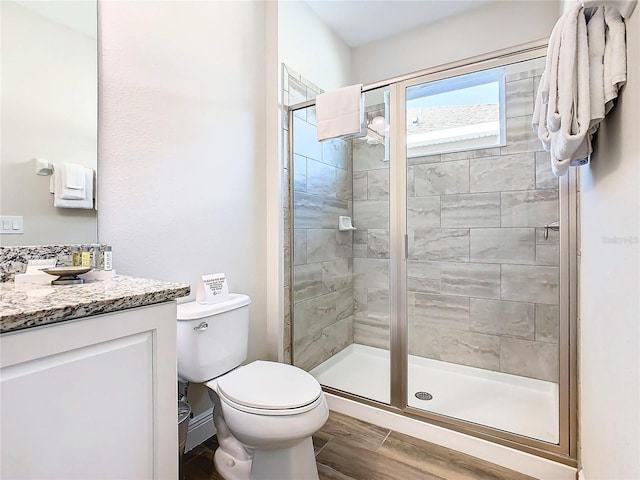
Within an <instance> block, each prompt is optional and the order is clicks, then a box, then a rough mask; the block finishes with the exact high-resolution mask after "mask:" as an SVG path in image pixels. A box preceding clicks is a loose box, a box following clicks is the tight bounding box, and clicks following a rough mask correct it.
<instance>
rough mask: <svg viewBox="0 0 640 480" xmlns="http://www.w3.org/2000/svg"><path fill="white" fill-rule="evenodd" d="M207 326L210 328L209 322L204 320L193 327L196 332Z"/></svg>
mask: <svg viewBox="0 0 640 480" xmlns="http://www.w3.org/2000/svg"><path fill="white" fill-rule="evenodd" d="M207 328H209V324H208V323H207V322H202V323H201V324H200V325H198V326H197V327H193V329H194V330H195V331H196V332H201V331H203V330H206V329H207Z"/></svg>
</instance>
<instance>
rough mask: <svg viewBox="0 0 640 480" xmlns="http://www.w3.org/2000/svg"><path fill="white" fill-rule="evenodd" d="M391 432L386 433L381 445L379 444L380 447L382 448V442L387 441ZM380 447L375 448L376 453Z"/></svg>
mask: <svg viewBox="0 0 640 480" xmlns="http://www.w3.org/2000/svg"><path fill="white" fill-rule="evenodd" d="M391 432H393V430H389V431H388V432H387V435H386V436H385V437H384V440H382V443H381V444H380V447H382V446H383V445H384V442H386V441H387V438H389V435H391ZM380 447H378V448H376V452H377V451H378V449H380Z"/></svg>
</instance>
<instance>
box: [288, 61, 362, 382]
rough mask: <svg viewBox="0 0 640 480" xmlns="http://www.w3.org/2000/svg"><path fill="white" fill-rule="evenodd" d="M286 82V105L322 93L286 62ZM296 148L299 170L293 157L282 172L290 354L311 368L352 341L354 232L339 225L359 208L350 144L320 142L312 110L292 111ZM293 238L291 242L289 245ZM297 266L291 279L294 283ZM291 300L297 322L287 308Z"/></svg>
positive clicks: (294, 150)
mask: <svg viewBox="0 0 640 480" xmlns="http://www.w3.org/2000/svg"><path fill="white" fill-rule="evenodd" d="M283 86H284V93H283V95H284V98H283V104H285V105H293V104H296V103H300V102H303V101H306V100H311V99H313V98H315V97H316V95H318V94H319V93H321V92H322V90H321V89H319V88H318V87H316V86H315V85H313V84H312V83H310V82H308V81H307V80H305V79H304V78H302V77H301V76H300V75H298V74H297V73H295V72H293V71H292V70H291V69H289V68H288V67H287V68H285V71H284V82H283ZM292 149H293V162H292V163H293V172H290V171H289V165H288V162H287V161H285V162H284V165H285V169H284V172H283V174H284V180H285V182H284V183H283V185H286V186H288V185H290V182H289V175H292V180H293V181H292V182H291V184H292V187H293V191H292V192H289V190H288V189H285V192H284V194H285V195H291V201H292V205H293V212H294V213H293V216H292V218H291V216H290V215H289V202H288V200H289V197H288V196H287V197H286V200H287V201H285V202H283V204H284V206H285V207H284V208H285V211H284V218H285V222H284V228H285V239H286V240H285V270H284V271H285V284H286V286H285V291H284V292H283V293H284V295H285V301H284V304H285V307H287V309H286V310H285V321H284V324H285V332H284V333H285V341H284V344H285V351H284V357H285V361H291V360H293V364H294V365H296V366H298V367H300V368H303V369H305V370H310V369H312V368H313V367H315V366H317V365H318V364H320V363H322V362H323V361H325V360H326V359H328V358H329V357H331V356H333V355H335V354H336V353H338V352H339V351H340V350H342V349H343V348H345V347H346V346H347V345H349V344H351V343H353V311H354V295H353V235H352V233H351V232H340V231H339V230H338V216H339V215H351V212H352V210H353V205H352V197H353V190H352V178H353V174H352V171H351V170H352V160H351V157H352V154H351V142H350V141H346V140H332V141H327V142H318V141H317V139H316V117H315V108H313V107H311V108H305V109H302V110H298V111H295V112H294V113H293V144H292ZM285 151H286V150H285ZM283 200H284V199H283ZM290 235H292V236H293V245H289V243H290V242H289V241H288V239H289V238H290ZM291 247H293V248H292V249H291ZM291 250H293V253H291ZM291 257H293V258H291ZM291 263H292V269H293V271H292V274H293V283H292V284H291V285H289V283H290V282H288V278H287V277H288V272H289V270H288V269H289V265H290V264H291ZM291 298H292V299H293V316H294V321H293V322H292V321H291V318H290V314H289V308H288V307H289V306H290V303H289V302H290V299H291ZM292 334H293V336H292ZM291 338H292V343H293V345H291V342H290V341H289V340H290V339H291ZM291 347H293V348H291ZM292 355H293V358H292V357H291V356H292Z"/></svg>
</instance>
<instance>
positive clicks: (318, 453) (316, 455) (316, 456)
mask: <svg viewBox="0 0 640 480" xmlns="http://www.w3.org/2000/svg"><path fill="white" fill-rule="evenodd" d="M334 438H335V437H334V436H332V437H331V438H330V439H329V440H327V443H325V444H324V445H322V447H320V450H318V452H317V453H316V454H315V458H316V462H317V461H318V460H317V459H318V455H320V452H322V450H324V447H326V446H327V445H329V442H330V441H331V440H333V439H334Z"/></svg>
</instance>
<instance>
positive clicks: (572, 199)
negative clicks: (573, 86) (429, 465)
mask: <svg viewBox="0 0 640 480" xmlns="http://www.w3.org/2000/svg"><path fill="white" fill-rule="evenodd" d="M544 47H545V46H544V45H543V44H542V43H541V42H538V43H537V44H532V45H528V46H526V47H522V48H518V49H512V50H510V51H503V52H500V53H499V54H496V55H487V56H484V57H481V58H475V59H469V60H466V61H462V62H458V63H456V64H452V65H446V66H443V67H439V68H434V69H431V70H429V71H425V72H420V73H419V74H412V75H407V76H404V77H400V78H397V79H394V80H391V81H388V82H382V83H380V84H376V85H371V86H369V87H365V93H364V95H365V113H366V116H367V121H368V124H369V125H371V124H374V125H375V131H374V132H373V134H368V135H367V136H366V137H363V138H356V139H334V140H331V141H326V142H322V143H319V142H317V141H316V139H315V123H314V122H315V115H314V101H313V100H310V101H305V102H301V103H298V104H297V105H293V106H291V107H290V109H289V126H288V135H289V145H290V152H289V158H290V164H289V173H290V187H291V195H290V199H291V200H290V201H291V204H290V209H291V210H290V211H291V223H292V224H291V225H290V230H289V231H288V232H287V233H288V234H290V245H291V248H292V251H291V259H292V261H291V264H292V265H291V267H290V268H291V272H290V273H291V288H290V292H291V298H290V302H291V303H290V304H291V312H290V315H291V339H290V342H291V345H290V346H291V352H292V355H291V360H292V363H293V364H294V365H296V366H299V367H301V368H303V369H305V370H307V371H309V372H311V373H312V374H313V375H314V376H315V377H316V378H317V379H318V381H319V382H320V383H321V384H322V385H323V387H324V388H325V390H326V391H329V392H331V393H335V394H337V395H340V396H344V397H347V398H351V399H356V400H358V401H361V402H363V403H366V404H368V405H373V406H377V407H379V408H382V409H387V410H391V411H394V412H398V413H401V414H404V415H408V416H412V417H414V418H416V417H417V418H420V419H423V420H424V421H427V422H431V423H435V424H437V425H441V426H445V427H447V428H452V429H455V430H457V431H461V432H464V433H468V434H471V435H475V436H477V437H480V438H485V439H488V440H491V441H494V442H497V443H501V444H504V445H508V446H511V447H514V448H518V449H520V450H524V451H527V452H530V453H535V454H537V455H540V456H543V457H546V458H550V459H553V460H557V461H561V462H564V463H567V464H573V463H574V461H575V460H574V459H575V371H574V362H575V341H574V340H573V339H574V338H575V331H574V329H575V278H576V277H575V254H576V250H575V248H576V247H575V245H576V227H575V222H576V212H575V210H576V191H575V174H574V173H573V172H572V173H571V175H569V176H565V177H562V178H560V179H558V178H556V177H555V176H553V174H552V173H551V170H550V161H549V156H548V153H547V152H545V151H544V150H543V149H542V147H541V145H540V143H539V142H538V139H537V137H536V135H535V133H534V132H533V131H532V129H531V126H530V124H531V115H532V113H533V102H534V98H535V94H536V90H537V85H538V82H539V79H540V75H541V74H542V71H543V69H544V55H545V53H546V51H545V48H544ZM339 217H350V218H351V220H352V224H353V227H354V229H353V230H345V229H339V228H338V218H339Z"/></svg>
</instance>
